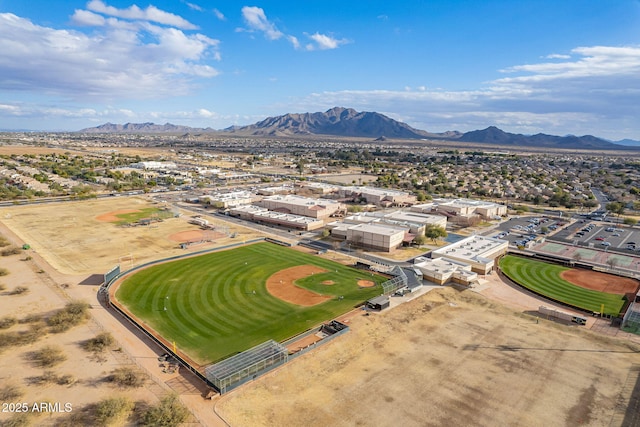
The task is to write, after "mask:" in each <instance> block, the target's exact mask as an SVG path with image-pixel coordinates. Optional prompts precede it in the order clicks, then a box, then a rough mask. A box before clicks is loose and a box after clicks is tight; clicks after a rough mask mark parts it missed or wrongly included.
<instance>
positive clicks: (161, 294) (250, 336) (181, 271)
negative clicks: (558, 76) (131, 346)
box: [115, 243, 387, 364]
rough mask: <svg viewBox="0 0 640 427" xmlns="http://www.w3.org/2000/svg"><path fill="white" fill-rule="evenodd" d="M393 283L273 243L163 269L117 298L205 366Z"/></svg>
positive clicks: (141, 277)
mask: <svg viewBox="0 0 640 427" xmlns="http://www.w3.org/2000/svg"><path fill="white" fill-rule="evenodd" d="M385 280H387V278H385V277H382V276H378V275H372V274H371V273H370V272H363V271H361V270H356V269H353V268H351V267H348V266H345V265H342V264H338V263H336V262H333V261H331V260H327V259H323V258H320V257H317V256H314V255H311V254H308V253H304V252H301V251H297V250H294V249H290V248H287V247H283V246H278V245H275V244H272V243H257V244H253V245H247V246H241V247H237V248H234V249H230V250H225V251H219V252H214V253H210V254H206V255H201V256H197V257H192V258H186V259H182V260H177V261H172V262H167V263H163V264H158V265H155V266H152V267H149V268H147V269H144V270H142V271H140V272H138V273H136V274H134V275H132V276H130V277H128V278H126V279H125V280H124V281H123V282H122V284H120V285H119V287H118V289H117V291H116V293H115V295H116V298H117V300H118V301H119V302H120V303H122V304H124V305H125V306H126V307H127V309H128V310H129V311H130V312H131V313H133V314H134V315H135V316H136V317H137V318H138V319H139V320H142V321H143V322H144V323H145V324H147V325H149V326H151V328H153V329H154V330H155V331H156V332H158V333H159V334H160V335H161V336H162V337H163V338H165V339H166V340H168V341H169V342H174V341H175V343H176V344H177V347H178V350H179V351H181V352H183V353H186V354H187V355H188V356H189V357H190V358H191V359H193V360H195V361H196V362H197V363H200V364H205V363H209V362H214V361H217V360H220V359H222V358H225V357H227V356H230V355H232V354H235V353H237V352H241V351H243V350H246V349H248V348H250V347H252V346H255V345H257V344H260V343H262V342H264V341H266V340H268V339H274V340H276V341H282V340H285V339H287V338H290V337H292V336H295V335H296V334H298V333H301V332H303V331H305V330H307V329H309V328H311V327H313V326H316V325H317V324H319V323H321V322H323V321H326V320H330V319H332V318H334V317H336V316H338V315H340V314H343V313H345V312H347V311H349V310H351V309H353V308H354V307H355V306H357V305H358V304H360V303H362V302H364V301H365V300H367V299H369V298H371V297H374V296H376V295H379V294H380V293H381V292H382V291H381V287H380V286H377V285H378V284H379V283H382V282H383V281H385Z"/></svg>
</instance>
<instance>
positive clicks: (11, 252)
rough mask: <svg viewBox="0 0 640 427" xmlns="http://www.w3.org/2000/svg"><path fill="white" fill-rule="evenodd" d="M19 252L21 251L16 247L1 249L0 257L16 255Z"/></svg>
mask: <svg viewBox="0 0 640 427" xmlns="http://www.w3.org/2000/svg"><path fill="white" fill-rule="evenodd" d="M20 252H22V249H20V248H19V247H17V246H12V247H10V248H7V249H3V250H2V251H0V255H2V256H11V255H18V254H19V253H20Z"/></svg>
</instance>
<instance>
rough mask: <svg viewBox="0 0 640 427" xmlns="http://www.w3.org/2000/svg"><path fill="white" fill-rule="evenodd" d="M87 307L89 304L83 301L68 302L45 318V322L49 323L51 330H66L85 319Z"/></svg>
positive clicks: (55, 331) (57, 331)
mask: <svg viewBox="0 0 640 427" xmlns="http://www.w3.org/2000/svg"><path fill="white" fill-rule="evenodd" d="M88 309H89V304H87V303H85V302H80V301H73V302H70V303H68V304H67V305H66V306H65V307H64V308H63V309H61V310H59V311H58V312H56V313H55V314H54V315H53V316H51V317H50V318H49V319H47V324H48V325H49V327H50V329H51V332H54V333H59V332H64V331H67V330H69V329H71V328H72V327H74V326H76V325H79V324H80V323H82V322H84V321H85V320H86V319H87V317H88V314H87V310H88Z"/></svg>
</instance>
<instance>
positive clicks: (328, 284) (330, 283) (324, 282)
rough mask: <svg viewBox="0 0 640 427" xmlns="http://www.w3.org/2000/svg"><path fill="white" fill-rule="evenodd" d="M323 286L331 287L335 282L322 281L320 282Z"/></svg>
mask: <svg viewBox="0 0 640 427" xmlns="http://www.w3.org/2000/svg"><path fill="white" fill-rule="evenodd" d="M321 283H322V284H323V285H327V286H331V285H335V284H336V282H334V281H333V280H324V281H323V282H321Z"/></svg>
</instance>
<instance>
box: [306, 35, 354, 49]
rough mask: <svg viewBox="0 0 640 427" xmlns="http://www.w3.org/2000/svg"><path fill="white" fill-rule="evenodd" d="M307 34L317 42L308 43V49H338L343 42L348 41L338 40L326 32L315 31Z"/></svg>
mask: <svg viewBox="0 0 640 427" xmlns="http://www.w3.org/2000/svg"><path fill="white" fill-rule="evenodd" d="M307 36H308V37H309V38H310V39H311V40H313V41H314V42H315V44H308V45H307V50H316V49H319V50H329V49H337V48H338V46H340V45H341V44H345V43H347V40H344V39H343V40H338V39H336V38H333V37H331V36H328V35H326V34H320V33H315V34H311V35H307Z"/></svg>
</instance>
